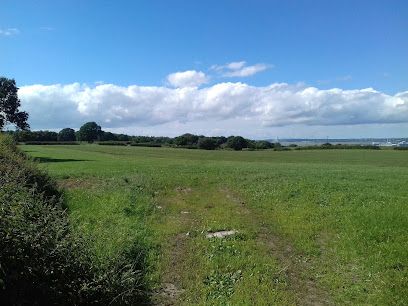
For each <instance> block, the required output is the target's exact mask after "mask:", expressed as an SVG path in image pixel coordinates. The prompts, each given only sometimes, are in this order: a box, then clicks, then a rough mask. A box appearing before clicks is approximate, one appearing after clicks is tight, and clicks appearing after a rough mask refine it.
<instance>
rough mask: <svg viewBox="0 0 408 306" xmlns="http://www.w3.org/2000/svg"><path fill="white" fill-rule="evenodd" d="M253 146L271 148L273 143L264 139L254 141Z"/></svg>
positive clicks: (262, 148)
mask: <svg viewBox="0 0 408 306" xmlns="http://www.w3.org/2000/svg"><path fill="white" fill-rule="evenodd" d="M255 148H256V149H258V150H265V149H271V148H273V144H272V143H270V142H269V141H266V140H260V141H256V142H255Z"/></svg>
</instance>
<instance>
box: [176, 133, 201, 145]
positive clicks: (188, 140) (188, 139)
mask: <svg viewBox="0 0 408 306" xmlns="http://www.w3.org/2000/svg"><path fill="white" fill-rule="evenodd" d="M198 139H199V137H198V136H197V135H193V134H189V133H187V134H183V135H181V136H178V137H176V138H174V144H175V145H177V146H192V145H197V143H198Z"/></svg>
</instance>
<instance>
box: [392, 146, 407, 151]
mask: <svg viewBox="0 0 408 306" xmlns="http://www.w3.org/2000/svg"><path fill="white" fill-rule="evenodd" d="M394 150H401V151H405V150H408V147H395V148H394Z"/></svg>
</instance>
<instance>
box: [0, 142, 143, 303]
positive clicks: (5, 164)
mask: <svg viewBox="0 0 408 306" xmlns="http://www.w3.org/2000/svg"><path fill="white" fill-rule="evenodd" d="M63 207H64V203H63V201H62V194H61V192H60V191H59V189H58V188H57V186H56V184H55V182H54V181H53V180H52V179H50V178H49V177H48V176H47V175H46V174H45V173H44V172H42V171H39V170H37V168H36V165H35V164H33V163H32V162H31V161H29V160H27V159H26V157H25V155H24V154H22V153H21V152H20V151H19V150H18V149H17V148H16V147H15V145H14V143H13V141H12V139H11V137H5V136H2V135H0V250H1V252H0V284H1V287H0V300H1V301H2V302H3V303H5V305H26V304H30V305H36V304H37V305H38V304H39V305H78V304H87V305H90V304H109V303H110V302H114V303H115V304H126V303H135V302H136V301H140V299H141V298H142V297H143V292H142V289H143V282H142V281H141V280H142V278H143V276H142V275H141V265H140V264H139V263H141V259H142V258H143V257H140V254H139V253H137V252H136V251H133V252H130V253H129V252H128V251H124V252H122V253H121V255H120V256H118V257H116V258H114V260H113V261H111V262H108V263H107V264H105V265H103V266H100V265H99V263H98V262H97V261H94V259H93V255H92V252H91V248H90V247H89V241H88V240H87V239H85V238H84V237H83V236H82V235H81V234H80V233H79V232H74V231H72V227H71V225H70V222H69V219H68V215H67V213H66V210H64V209H63Z"/></svg>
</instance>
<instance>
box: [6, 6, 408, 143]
mask: <svg viewBox="0 0 408 306" xmlns="http://www.w3.org/2000/svg"><path fill="white" fill-rule="evenodd" d="M0 50H1V57H0V74H2V75H4V76H6V77H10V78H15V79H16V81H17V83H18V85H19V86H20V87H22V96H21V98H22V102H23V107H25V108H26V109H28V110H29V111H30V110H31V112H30V115H31V118H30V120H31V121H30V123H31V125H32V127H33V128H50V129H58V128H62V127H64V126H59V122H61V121H62V122H63V124H65V125H71V126H72V127H78V125H80V122H79V121H78V120H77V117H78V114H79V117H80V119H81V120H88V119H94V120H97V121H99V122H100V123H101V125H102V126H103V127H104V126H105V127H106V128H107V129H112V130H117V131H125V132H129V133H134V134H139V133H141V132H143V133H149V134H178V133H181V132H187V131H192V132H200V133H203V134H214V133H221V134H230V133H241V134H244V135H247V136H251V137H257V136H258V137H267V136H271V137H273V136H281V137H285V136H287V137H302V136H303V137H319V136H326V135H325V134H327V133H329V134H330V135H333V137H352V136H355V135H357V134H358V135H357V136H360V137H373V136H379V137H387V136H389V137H391V136H397V137H403V136H408V135H407V134H408V133H407V132H408V124H407V122H408V119H406V120H404V119H403V117H404V116H402V115H403V114H408V110H407V109H408V98H407V96H408V94H407V93H406V91H407V90H408V73H407V71H408V2H407V1H347V0H343V1H294V0H293V1H256V0H255V1H249V0H248V1H238V0H234V1H220V0H218V1H215V0H209V1H200V2H198V1H187V0H185V1H165V0H162V1H154V0H150V1H16V0H14V1H7V0H6V1H4V0H3V1H1V2H0ZM231 63H233V64H232V65H230V64H231ZM228 65H230V66H228ZM186 71H190V73H189V74H184V75H182V74H175V73H178V72H179V73H183V72H186ZM172 74H173V78H171V77H170V76H171V75H172ZM171 80H173V81H171ZM281 83H286V86H287V87H279V88H278V87H276V86H275V87H273V88H272V89H265V88H268V87H269V86H271V85H272V86H273V85H274V84H275V85H276V84H281ZM35 84H36V85H38V86H39V85H41V86H42V87H38V86H37V87H33V86H32V85H35ZM57 84H60V85H57ZM73 84H77V85H78V86H77V87H75V85H73ZM228 84H230V85H228ZM231 84H232V85H231ZM234 84H235V85H234ZM237 84H242V85H243V86H244V87H242V86H238V85H237ZM47 86H48V87H47ZM58 86H59V87H58ZM132 86H133V87H132ZM135 86H136V88H135ZM73 87H75V88H73ZM149 88H150V89H149ZM308 88H309V89H310V88H315V89H317V90H318V91H315V92H314V93H311V91H310V90H309V91H308ZM333 88H338V89H340V90H341V91H340V92H333V91H330V90H333ZM366 88H372V91H371V92H368V93H367V92H363V93H362V92H360V91H361V90H364V89H366ZM23 89H24V90H23ZM350 90H351V91H350ZM146 91H148V92H149V94H147V93H146ZM151 91H154V93H153V94H151V93H150V92H151ZM163 91H166V93H163ZM271 91H272V94H270V92H271ZM237 92H238V94H237ZM288 92H289V94H285V93H288ZM175 95H177V97H174V96H175ZM51 96H52V99H51V98H50V97H51ZM84 96H86V97H87V98H84ZM186 96H188V97H189V98H188V99H187V98H186ZM254 96H259V97H260V98H259V99H253V97H254ZM362 96H363V97H362ZM78 97H79V98H78ZM87 99H88V100H87ZM98 99H99V100H98ZM157 99H161V100H160V101H161V102H160V101H159V102H157ZM186 99H187V100H186ZM89 100H92V101H89ZM153 100H154V101H155V102H152V101H153ZM236 100H237V101H238V102H237V104H234V103H235V102H234V101H236ZM241 100H242V101H244V100H245V101H247V100H251V102H247V103H246V102H242V101H241ZM294 100H295V101H296V102H293V101H294ZM350 100H352V101H351V102H350ZM95 101H96V102H95ZM168 101H172V102H171V103H169V102H168ZM214 101H218V103H219V104H215V102H214ZM239 101H241V102H239ZM311 101H312V102H311ZM189 103H191V105H190V104H189ZM248 103H249V104H248ZM289 103H292V106H291V107H289V108H288V107H286V108H284V107H283V105H286V106H287V105H288V104H289ZM350 103H351V104H350ZM181 104H182V105H183V107H184V108H181V107H180V105H181ZM311 105H313V107H312V106H311ZM370 105H372V106H373V107H370ZM390 105H391V106H390ZM396 106H398V107H397V108H395V107H396ZM302 107H303V108H304V109H303V111H301V112H298V114H293V109H298V108H302ZM328 107H329V108H328ZM41 108H43V109H41ZM101 108H103V109H101ZM364 108H366V109H364ZM39 109H41V111H39ZM54 109H55V110H65V109H66V112H67V113H72V119H70V118H59V117H58V116H57V114H56V113H53V111H52V110H54ZM106 109H110V113H109V114H107V113H106V112H104V110H106ZM240 109H241V111H240ZM242 109H246V110H247V114H248V115H246V114H245V113H244V112H243V111H242ZM339 109H341V112H340V113H339V112H336V111H338V110H339ZM373 109H376V113H373ZM322 110H323V111H322ZM76 112H77V115H76ZM311 112H313V114H311ZM329 112H331V113H332V114H331V115H329ZM367 112H368V113H370V116H368V115H367ZM405 112H407V113H405ZM44 113H46V114H45V115H46V116H43V118H40V117H41V116H42V115H44ZM112 113H114V114H113V115H112ZM143 113H151V114H150V118H142V115H141V114H143ZM169 114H172V116H169ZM407 118H408V116H407ZM61 119H64V120H61ZM209 122H211V124H210V126H211V127H212V129H211V130H210V129H208V123H209ZM61 124H62V123H61ZM321 127H325V129H326V130H325V131H324V133H323V132H322V131H321ZM322 133H323V134H322Z"/></svg>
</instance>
